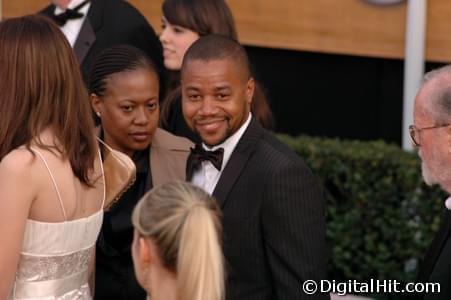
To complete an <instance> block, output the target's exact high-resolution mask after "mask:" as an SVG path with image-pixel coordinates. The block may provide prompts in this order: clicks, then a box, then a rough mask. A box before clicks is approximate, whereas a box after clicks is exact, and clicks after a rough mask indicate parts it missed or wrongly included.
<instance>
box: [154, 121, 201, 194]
mask: <svg viewBox="0 0 451 300" xmlns="http://www.w3.org/2000/svg"><path fill="white" fill-rule="evenodd" d="M192 146H193V143H192V142H191V141H190V140H188V139H187V138H184V137H180V136H176V135H173V134H172V133H169V132H168V131H166V130H164V129H161V128H157V130H156V131H155V134H154V136H153V138H152V144H151V147H150V170H151V173H152V185H153V187H156V186H159V185H161V184H164V183H166V182H168V181H173V180H183V181H184V180H185V179H186V178H185V177H186V161H187V159H188V155H189V153H190V147H192Z"/></svg>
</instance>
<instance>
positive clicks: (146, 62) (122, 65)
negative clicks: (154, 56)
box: [88, 45, 158, 96]
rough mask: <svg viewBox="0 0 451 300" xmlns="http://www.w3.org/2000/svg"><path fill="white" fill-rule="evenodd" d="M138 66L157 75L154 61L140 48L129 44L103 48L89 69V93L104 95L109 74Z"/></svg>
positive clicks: (131, 69) (137, 67)
mask: <svg viewBox="0 0 451 300" xmlns="http://www.w3.org/2000/svg"><path fill="white" fill-rule="evenodd" d="M139 68H145V69H149V70H151V71H153V72H155V74H156V75H157V76H158V68H157V67H156V65H155V63H154V62H153V61H152V60H151V59H150V57H148V56H147V54H145V53H144V52H143V51H141V50H140V49H138V48H135V47H133V46H129V45H117V46H113V47H111V48H108V49H105V50H104V51H102V52H101V53H100V54H99V55H98V56H97V57H96V59H95V61H94V63H93V64H92V65H91V68H90V69H89V75H88V89H89V93H90V94H96V95H97V96H104V93H105V89H106V87H105V86H106V82H107V79H108V77H109V76H111V75H113V74H116V73H121V72H126V71H133V70H136V69H139Z"/></svg>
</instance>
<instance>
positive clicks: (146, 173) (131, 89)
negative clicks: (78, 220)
mask: <svg viewBox="0 0 451 300" xmlns="http://www.w3.org/2000/svg"><path fill="white" fill-rule="evenodd" d="M88 83H89V92H90V96H91V104H92V107H93V110H94V112H95V114H96V115H97V117H98V118H99V119H100V132H99V135H100V138H101V139H102V140H104V141H105V143H106V144H108V145H109V146H110V147H111V148H113V149H115V150H119V151H121V152H123V153H125V154H127V155H128V156H129V157H131V158H132V160H133V162H134V163H135V165H136V181H135V182H134V183H133V185H132V186H131V187H130V188H129V189H128V190H127V191H126V192H125V193H124V194H123V195H122V196H121V197H120V199H118V201H117V202H115V203H114V204H113V205H112V206H111V207H110V208H109V209H108V211H107V212H106V213H105V216H104V221H103V225H102V230H101V233H100V236H99V240H98V242H97V249H96V251H97V253H96V283H95V287H96V288H95V299H143V300H144V299H145V297H146V294H145V292H144V290H143V289H141V287H140V286H139V285H138V283H137V281H136V278H135V276H134V271H133V263H132V258H131V252H130V251H131V250H130V246H131V243H132V240H133V226H132V224H131V213H132V210H133V208H134V206H135V204H136V203H137V202H138V200H139V199H140V198H141V197H142V196H143V195H144V194H145V192H147V191H148V190H150V189H151V188H152V187H156V186H159V185H161V184H163V183H165V182H168V181H173V180H185V169H186V160H187V157H188V154H189V148H190V147H191V146H192V143H191V142H190V141H189V140H188V139H186V138H181V137H177V136H175V135H173V134H171V133H169V132H167V131H165V130H163V129H159V128H157V126H158V122H159V116H160V112H159V78H158V72H157V69H156V67H155V65H154V63H153V62H152V61H151V60H150V58H148V57H147V56H146V55H145V54H144V53H143V52H141V50H139V49H136V48H134V47H131V46H115V47H112V48H110V49H107V50H105V51H104V52H102V53H101V54H100V55H99V56H98V57H97V60H96V61H95V62H94V64H93V65H92V67H91V70H90V73H89V82H88Z"/></svg>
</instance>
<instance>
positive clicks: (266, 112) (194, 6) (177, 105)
mask: <svg viewBox="0 0 451 300" xmlns="http://www.w3.org/2000/svg"><path fill="white" fill-rule="evenodd" d="M162 11H163V18H162V27H163V31H162V32H161V34H160V41H161V43H162V44H163V56H164V65H165V67H166V69H167V70H168V71H169V76H168V82H169V85H168V87H167V92H166V95H167V96H166V99H165V100H164V101H163V103H162V110H161V112H162V116H161V126H162V128H164V129H166V130H168V131H170V132H172V133H174V134H176V135H180V136H185V137H188V138H189V139H190V140H192V141H195V142H199V141H200V139H199V137H198V136H197V134H195V133H194V132H192V131H191V130H190V129H189V128H188V125H187V124H186V122H185V119H184V117H183V114H182V107H181V91H180V68H181V66H182V61H183V56H184V55H185V52H186V50H187V49H188V48H189V47H190V46H191V45H192V44H193V43H194V42H195V41H196V40H197V39H198V38H199V37H200V36H203V35H208V34H220V35H224V36H227V37H230V38H233V39H235V40H237V39H238V35H237V32H236V29H235V22H234V21H233V16H232V12H231V11H230V9H229V7H228V6H227V3H226V2H225V1H224V0H215V1H211V0H165V1H164V2H163V6H162ZM251 109H252V113H253V115H254V117H255V118H256V119H257V120H258V121H259V122H260V124H261V125H263V127H265V128H267V129H273V126H274V119H273V116H272V112H271V109H270V107H269V105H268V101H267V99H266V96H265V94H264V92H263V89H262V87H261V85H259V84H256V89H255V93H254V98H253V100H252V108H251Z"/></svg>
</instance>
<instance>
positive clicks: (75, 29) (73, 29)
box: [55, 0, 91, 47]
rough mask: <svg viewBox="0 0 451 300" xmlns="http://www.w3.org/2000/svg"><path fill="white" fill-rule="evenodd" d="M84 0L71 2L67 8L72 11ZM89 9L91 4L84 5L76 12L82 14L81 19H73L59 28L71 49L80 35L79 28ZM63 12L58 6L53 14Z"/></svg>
mask: <svg viewBox="0 0 451 300" xmlns="http://www.w3.org/2000/svg"><path fill="white" fill-rule="evenodd" d="M83 1H84V0H72V1H71V2H70V3H69V5H68V6H67V8H70V9H73V8H75V7H76V6H77V5H79V4H80V3H82V2H83ZM90 7H91V2H88V3H86V5H85V6H83V7H82V8H80V10H79V11H78V12H80V13H82V14H83V17H81V18H80V19H74V20H68V21H67V22H66V24H64V25H63V26H62V27H60V29H61V31H62V32H63V33H64V35H65V36H66V38H67V40H68V41H69V44H70V45H71V47H74V45H75V41H76V40H77V37H78V34H79V33H80V30H81V26H82V25H83V22H84V21H85V19H86V15H87V14H88V10H89V8H90ZM62 12H64V10H63V9H61V8H60V7H59V6H56V7H55V14H56V15H57V14H60V13H62Z"/></svg>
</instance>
